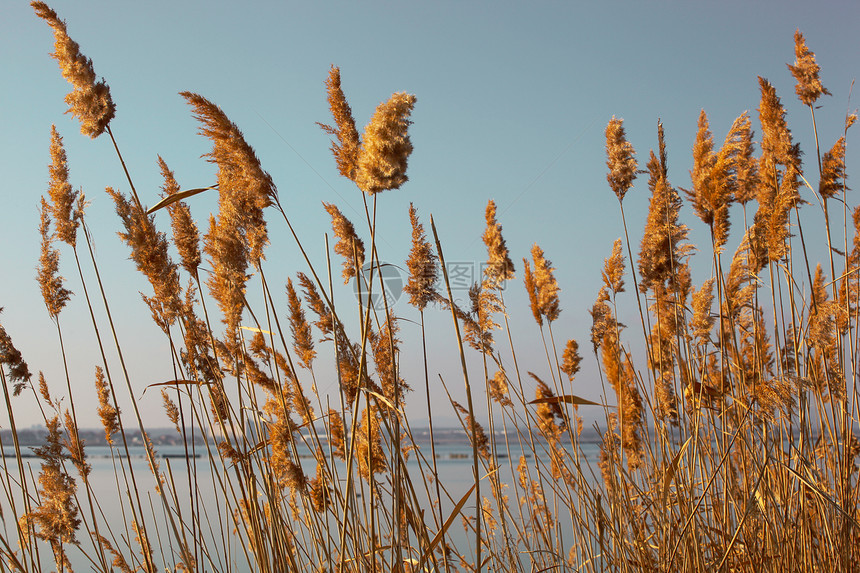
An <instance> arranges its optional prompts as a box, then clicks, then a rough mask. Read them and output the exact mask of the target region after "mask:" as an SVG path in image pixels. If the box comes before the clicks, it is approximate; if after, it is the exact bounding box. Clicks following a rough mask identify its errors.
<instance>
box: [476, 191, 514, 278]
mask: <svg viewBox="0 0 860 573" xmlns="http://www.w3.org/2000/svg"><path fill="white" fill-rule="evenodd" d="M486 219H487V227H486V229H485V230H484V234H483V236H482V237H481V238H482V239H483V240H484V244H485V245H486V246H487V253H488V255H489V257H488V259H487V265H486V267H484V277H485V278H487V279H489V280H490V281H491V282H490V284H493V285H498V284H499V283H501V282H502V281H506V280H511V279H512V278H514V263H513V261H511V257H510V254H509V253H508V247H507V245H506V244H505V239H504V237H502V226H501V225H499V223H498V221H496V203H495V202H494V201H493V200H492V199H491V200H490V201H488V202H487V210H486Z"/></svg>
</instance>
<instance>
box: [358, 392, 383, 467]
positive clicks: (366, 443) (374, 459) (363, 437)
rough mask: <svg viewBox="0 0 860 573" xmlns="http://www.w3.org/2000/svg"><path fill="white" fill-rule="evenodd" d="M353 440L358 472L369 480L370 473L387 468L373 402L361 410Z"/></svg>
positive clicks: (377, 417)
mask: <svg viewBox="0 0 860 573" xmlns="http://www.w3.org/2000/svg"><path fill="white" fill-rule="evenodd" d="M355 440H356V443H355V452H356V453H355V455H356V458H357V461H358V473H359V475H360V476H361V477H362V478H364V479H365V480H366V481H368V482H370V479H371V475H372V474H378V473H384V472H385V471H387V469H388V467H387V460H386V457H385V451H384V450H383V448H382V435H381V433H380V431H379V416H378V412H377V408H376V406H374V405H373V404H370V405H369V406H367V407H366V408H364V410H362V411H361V422H360V423H359V428H358V431H357V432H356V436H355Z"/></svg>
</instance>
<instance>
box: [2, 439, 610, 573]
mask: <svg viewBox="0 0 860 573" xmlns="http://www.w3.org/2000/svg"><path fill="white" fill-rule="evenodd" d="M580 447H581V451H582V455H583V456H584V458H585V459H586V460H588V461H590V462H591V464H592V467H595V468H596V464H595V462H596V457H597V454H598V452H599V445H598V444H596V443H593V442H583V443H581V444H580ZM420 450H421V452H422V453H423V455H424V456H425V457H426V458H427V460H428V461H429V460H430V458H431V453H430V445H429V442H427V443H424V444H422V445H420ZM24 451H25V452H27V451H29V448H24ZM156 451H157V455H158V461H159V464H160V466H161V470H162V471H163V472H164V473H166V474H168V476H171V475H172V478H171V477H168V479H172V481H173V483H174V484H176V486H175V489H176V491H177V498H178V502H179V503H178V507H179V508H180V511H182V512H183V515H185V516H186V517H187V515H188V512H189V510H190V507H191V503H192V500H191V497H190V495H189V494H188V492H189V491H190V490H189V479H190V480H192V481H193V482H194V483H196V484H197V490H198V496H199V499H198V500H197V501H196V503H198V504H199V506H200V507H201V508H204V510H205V512H206V513H205V516H206V518H205V519H206V520H208V524H209V525H208V526H204V532H203V537H210V538H212V539H217V540H218V541H216V542H214V545H215V546H217V547H221V548H222V554H221V555H219V556H213V557H212V559H213V562H212V563H209V564H205V565H204V564H201V570H206V571H211V570H218V571H236V572H242V573H246V572H250V571H252V568H250V567H249V566H248V563H247V560H246V558H245V555H244V552H243V548H242V547H241V546H240V545H239V541H238V537H237V536H236V535H232V534H231V533H232V528H233V525H232V520H231V518H230V517H229V515H228V514H227V510H226V505H225V502H224V500H223V499H220V498H219V496H220V495H223V494H222V493H220V488H217V487H215V486H214V481H213V480H215V479H219V478H220V477H221V476H223V470H218V471H217V472H216V473H215V474H213V470H212V465H213V464H212V462H215V465H216V467H220V466H219V464H220V462H218V460H210V458H209V457H208V456H207V454H206V450H205V448H204V447H202V446H199V445H198V446H197V447H196V451H197V453H198V455H199V457H197V458H195V459H193V460H192V464H191V465H192V472H191V476H189V472H188V469H187V466H186V459H185V448H184V447H183V446H158V447H156ZM86 452H87V457H88V461H89V463H90V464H91V465H92V473H91V475H90V478H89V480H90V483H91V485H92V491H93V492H95V503H96V506H97V507H98V508H99V509H100V515H102V516H103V517H100V522H99V524H100V525H99V527H100V530H101V531H100V532H101V533H102V534H103V535H106V536H107V537H109V538H111V537H112V542H113V543H114V545H115V546H117V547H124V550H123V551H122V552H123V554H124V555H125V556H126V558H127V559H129V558H130V557H129V554H130V553H131V550H129V548H128V546H127V544H128V540H129V539H134V536H135V534H134V532H133V531H131V530H130V527H129V523H130V522H131V516H130V515H129V514H128V511H129V510H128V508H129V502H128V499H129V498H133V497H134V496H135V492H133V491H130V490H129V489H128V488H126V485H125V484H126V480H125V479H123V477H122V472H121V466H120V464H119V461H118V460H116V459H112V458H111V451H110V449H109V448H106V447H88V448H87V449H86ZM130 452H131V458H130V462H131V468H132V469H133V471H134V474H135V478H136V480H137V492H136V494H137V496H139V498H140V502H141V504H142V505H143V507H144V508H145V510H146V512H147V513H146V515H145V516H144V519H145V520H146V522H147V524H148V527H150V536H151V537H154V534H153V531H157V532H158V531H160V532H161V535H162V537H163V538H162V539H160V540H159V539H155V538H153V539H151V543H152V544H153V545H154V546H155V547H156V548H157V547H162V550H164V549H165V547H164V546H166V551H167V552H168V554H169V552H170V551H172V550H174V549H175V547H173V548H171V547H170V546H169V545H168V544H167V541H168V540H167V538H166V537H164V534H165V532H166V531H168V530H169V525H168V523H167V520H166V518H165V515H164V511H163V510H162V503H161V500H160V498H159V496H158V494H157V492H156V489H155V481H154V478H153V477H152V474H151V472H150V470H149V464H148V462H147V459H146V453H145V450H144V449H143V448H142V447H137V448H134V447H132V448H130ZM538 452H539V453H537V454H535V453H534V452H532V451H530V450H525V451H524V450H523V449H521V448H519V447H516V446H513V444H512V446H511V450H510V453H509V454H508V450H507V449H506V447H505V444H504V441H497V453H498V455H499V464H500V466H501V469H500V471H499V476H500V479H501V481H502V482H503V483H508V484H511V483H514V480H516V479H517V476H516V475H515V473H516V466H517V464H518V463H519V459H520V456H521V455H525V456H526V458H527V460H528V463H529V465H531V466H534V464H535V457H536V456H539V457H540V458H542V460H543V461H546V455H545V454H543V453H541V448H538ZM6 453H7V455H9V454H12V455H13V457H11V458H9V457H7V458H6V459H5V461H6V464H7V466H8V470H9V472H10V475H11V476H12V477H13V479H14V477H15V476H17V475H18V470H17V465H16V461H15V459H14V454H13V452H9V451H8V449H7V452H6ZM299 454H300V456H301V459H302V465H303V467H304V469H305V472H306V473H307V475H308V476H309V477H312V476H313V475H314V474H315V468H316V462H315V461H314V459H313V457H312V456H311V452H310V451H309V450H306V449H300V450H299ZM338 463H339V462H338ZM25 464H26V466H28V469H27V471H28V472H29V473H30V474H31V475H32V476H34V478H35V477H37V476H38V473H39V470H40V460H39V459H38V458H35V457H33V458H27V459H25ZM69 467H70V469H72V468H71V465H70V466H69ZM407 467H408V470H409V472H410V475H412V476H413V483H415V484H416V485H420V484H421V479H420V465H419V462H418V457H417V456H416V455H415V454H413V455H411V456H410V458H409V460H408V462H407ZM436 467H437V471H438V477H439V480H440V483H441V484H443V485H444V486H445V488H446V489H447V491H448V495H449V496H450V498H451V499H452V500H454V501H451V500H447V499H445V500H443V503H442V515H443V516H447V515H449V514H450V513H451V511H452V510H453V507H454V505H455V503H456V501H457V500H459V499H460V498H462V497H463V496H464V495H465V494H466V492H467V491H468V490H469V488H470V487H471V486H472V484H473V483H474V480H473V477H472V449H471V445H470V444H469V441H468V439H467V438H465V436H464V437H463V439H461V440H459V441H458V440H445V441H444V443H441V444H437V446H436ZM425 468H426V466H425ZM126 469H127V468H126ZM339 470H341V471H342V474H345V466H343V465H341V466H340V467H339ZM596 471H597V470H596V469H595V472H596ZM72 473H73V475H75V476H76V477H77V475H76V473H74V472H72ZM482 475H483V471H482ZM77 481H78V486H79V491H78V495H79V497H80V498H81V500H82V505H85V506H86V496H85V493H84V491H83V487H82V485H81V484H80V480H79V479H78V480H77ZM13 487H14V486H13ZM429 487H430V488H431V494H430V498H433V499H435V486H433V485H432V484H431V485H430V486H429ZM481 487H482V493H483V492H488V491H489V482H488V480H487V479H484V480H482V482H481ZM416 495H417V496H418V499H419V502H420V504H421V507H422V509H425V512H426V515H429V514H430V511H432V510H431V509H430V507H431V504H430V502H429V501H428V495H427V493H426V491H424V489H423V487H422V488H421V489H419V490H418V491H417V492H416ZM120 496H122V497H124V498H126V501H125V503H123V504H120V503H118V501H117V500H118V499H120ZM4 497H5V498H6V499H3V500H2V502H0V506H2V509H3V515H4V516H5V517H6V521H5V530H6V535H7V540H8V541H9V544H10V545H11V546H12V547H17V537H16V535H15V522H14V520H12V519H11V515H12V512H11V507H10V502H9V499H8V496H4ZM16 497H17V506H18V507H17V509H18V512H19V514H20V513H21V511H22V510H21V499H20V495H17V496H16ZM512 503H513V502H512ZM87 507H88V506H87ZM474 512H475V509H474V501H472V500H469V501H468V502H467V503H466V506H465V507H464V508H463V512H462V513H463V514H464V515H474ZM177 517H178V516H177ZM427 519H428V522H430V519H429V517H428V518H427ZM90 521H91V519H89V516H87V524H88V525H89V522H90ZM177 522H179V519H177ZM186 522H187V520H186ZM565 522H567V525H566V526H565ZM152 523H156V525H157V527H151V525H149V524H152ZM105 524H107V528H108V529H109V532H106V531H104V530H105V528H106V525H105ZM559 528H560V529H559V530H558V531H557V532H556V534H557V535H563V536H569V535H572V534H573V532H572V530H571V528H570V524H569V520H564V519H559ZM207 530H208V531H207ZM108 533H110V535H109V534H108ZM192 533H194V535H200V532H191V531H187V532H186V534H187V535H188V536H189V537H191V536H192ZM449 535H450V536H451V538H452V539H453V540H454V542H455V543H456V544H457V546H458V547H459V548H460V549H461V550H463V551H467V548H468V547H469V543H468V540H467V538H466V533H465V531H464V529H463V527H462V526H461V525H460V521H459V520H458V521H457V522H455V524H454V526H452V527H451V529H450V530H449ZM78 538H79V539H80V540H81V541H82V542H83V546H84V548H85V550H87V551H88V552H90V553H91V554H95V552H94V550H93V547H92V545H91V543H90V542H89V540H88V539H87V536H86V534H85V533H82V534H79V535H78ZM162 542H163V544H162ZM163 545H164V546H163ZM132 547H133V548H134V551H135V552H137V550H138V548H137V546H136V545H135V544H134V543H132ZM68 553H69V555H70V558H71V559H72V563H73V565H74V566H75V570H76V571H89V570H92V569H93V567H92V565H91V564H90V563H89V562H87V560H86V558H85V557H84V556H83V555H82V554H81V553H80V551H78V550H77V549H75V548H70V549H69V550H68ZM43 559H45V561H43V563H42V565H43V566H44V565H46V564H48V566H51V565H53V560H52V558H51V556H50V552H49V550H47V549H46V551H45V552H44V555H43ZM164 560H166V561H167V562H168V563H171V562H172V561H173V559H171V558H169V557H167V558H166V559H165V558H164V556H160V555H158V554H156V563H157V564H158V566H159V569H160V570H162V571H164V570H168V569H167V567H166V565H165V564H164V563H163V561H164ZM132 567H134V565H132ZM45 570H47V568H45Z"/></svg>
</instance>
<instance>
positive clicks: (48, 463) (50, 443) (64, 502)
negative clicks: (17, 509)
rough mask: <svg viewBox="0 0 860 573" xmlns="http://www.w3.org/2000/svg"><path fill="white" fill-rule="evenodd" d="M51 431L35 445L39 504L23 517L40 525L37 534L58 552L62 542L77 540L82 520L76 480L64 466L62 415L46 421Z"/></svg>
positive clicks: (23, 520) (28, 521)
mask: <svg viewBox="0 0 860 573" xmlns="http://www.w3.org/2000/svg"><path fill="white" fill-rule="evenodd" d="M46 423H47V427H48V435H47V437H46V440H45V445H44V446H41V447H38V448H36V449H35V453H36V455H37V456H38V457H40V458H41V459H42V469H41V471H40V472H39V486H40V491H39V495H40V499H41V502H40V503H39V506H38V507H37V508H36V509H34V510H33V511H31V512H29V513H27V514H25V515H24V516H23V517H22V518H21V521H22V522H23V523H24V524H32V525H35V526H38V527H39V531H38V532H36V537H38V538H40V539H43V540H45V541H47V542H49V543H50V544H51V547H52V548H53V549H54V552H55V556H56V555H57V549H58V548H59V547H60V546H61V545H62V544H63V543H77V537H76V531H77V529H78V526H80V524H81V520H80V518H79V517H78V507H77V505H76V503H75V491H77V486H76V485H75V480H74V478H73V477H72V476H70V475H69V474H68V473H66V471H65V470H64V469H63V461H64V460H65V459H66V455H65V454H64V453H63V443H62V434H61V431H60V419H59V417H57V416H54V417H53V418H51V419H49V420H47V421H46Z"/></svg>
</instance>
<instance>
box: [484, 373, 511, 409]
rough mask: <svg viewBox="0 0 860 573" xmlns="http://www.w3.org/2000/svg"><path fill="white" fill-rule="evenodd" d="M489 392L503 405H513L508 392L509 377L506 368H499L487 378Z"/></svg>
mask: <svg viewBox="0 0 860 573" xmlns="http://www.w3.org/2000/svg"><path fill="white" fill-rule="evenodd" d="M487 394H488V395H489V396H490V398H492V399H493V400H495V401H496V402H497V403H499V404H500V405H502V406H513V402H511V399H510V397H509V392H508V377H507V375H506V374H505V371H504V370H501V369H500V370H499V371H497V372H496V374H495V375H494V376H493V377H492V378H489V379H488V380H487Z"/></svg>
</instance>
